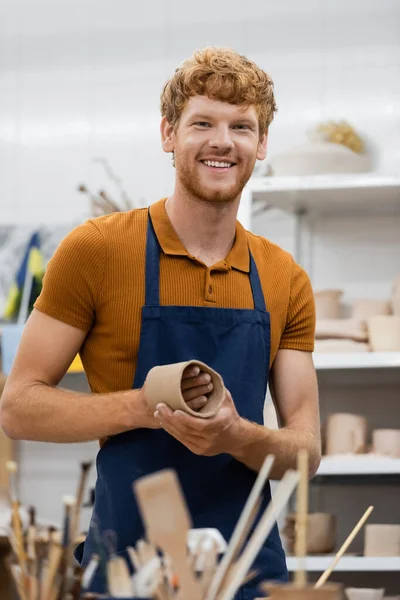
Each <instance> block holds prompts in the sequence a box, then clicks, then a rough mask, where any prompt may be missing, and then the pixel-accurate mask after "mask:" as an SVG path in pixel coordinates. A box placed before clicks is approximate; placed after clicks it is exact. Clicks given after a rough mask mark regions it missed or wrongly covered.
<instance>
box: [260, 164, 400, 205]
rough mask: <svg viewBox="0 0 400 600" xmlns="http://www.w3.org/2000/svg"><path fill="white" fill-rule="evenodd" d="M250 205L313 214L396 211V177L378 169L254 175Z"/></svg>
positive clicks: (399, 187)
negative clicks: (271, 175)
mask: <svg viewBox="0 0 400 600" xmlns="http://www.w3.org/2000/svg"><path fill="white" fill-rule="evenodd" d="M249 190H250V192H251V194H252V200H253V208H254V209H255V210H262V209H264V210H267V209H268V208H273V207H274V208H279V209H281V210H283V211H286V212H289V213H299V212H303V211H306V212H308V213H312V214H316V215H338V214H344V215H345V214H355V213H358V212H360V211H362V213H363V214H370V215H374V214H377V215H382V214H400V177H398V176H389V175H381V174H379V173H356V174H354V175H353V174H343V175H342V174H340V175H314V176H301V177H254V178H253V179H252V180H250V182H249Z"/></svg>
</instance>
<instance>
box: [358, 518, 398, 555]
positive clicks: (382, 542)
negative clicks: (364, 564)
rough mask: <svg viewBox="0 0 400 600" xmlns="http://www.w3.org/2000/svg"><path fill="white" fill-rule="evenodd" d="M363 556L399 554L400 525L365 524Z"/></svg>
mask: <svg viewBox="0 0 400 600" xmlns="http://www.w3.org/2000/svg"><path fill="white" fill-rule="evenodd" d="M364 556H400V525H375V524H372V525H366V527H365V533H364Z"/></svg>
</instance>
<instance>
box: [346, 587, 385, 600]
mask: <svg viewBox="0 0 400 600" xmlns="http://www.w3.org/2000/svg"><path fill="white" fill-rule="evenodd" d="M344 592H345V594H346V598H348V600H382V598H383V596H384V594H385V590H384V589H383V588H382V589H373V588H346V589H345V591H344Z"/></svg>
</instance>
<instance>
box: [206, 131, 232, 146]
mask: <svg viewBox="0 0 400 600" xmlns="http://www.w3.org/2000/svg"><path fill="white" fill-rule="evenodd" d="M211 131H212V134H211V136H210V141H209V144H210V146H211V148H218V149H219V150H225V151H226V150H230V149H231V148H233V140H232V137H231V130H230V129H229V127H227V126H225V125H221V126H219V127H214V128H213V129H212V130H211Z"/></svg>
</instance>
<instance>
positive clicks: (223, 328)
mask: <svg viewBox="0 0 400 600" xmlns="http://www.w3.org/2000/svg"><path fill="white" fill-rule="evenodd" d="M160 251H161V249H160V246H159V243H158V240H157V237H156V235H155V232H154V229H153V225H152V222H151V218H150V214H149V218H148V228H147V241H146V286H145V290H146V297H145V306H144V307H143V309H142V324H141V333H140V346H139V355H138V363H137V368H136V373H135V378H134V382H133V388H134V389H137V388H141V387H142V386H143V384H144V382H145V379H146V376H147V373H148V372H149V370H150V369H151V368H152V367H154V366H156V365H165V364H170V363H177V362H181V361H187V360H190V359H197V360H200V361H203V362H205V363H207V364H208V365H209V366H210V367H212V368H213V369H215V370H216V371H217V372H219V373H220V374H221V375H222V377H223V379H224V383H225V386H226V388H227V389H228V390H229V391H230V392H231V394H232V398H233V399H234V402H235V406H236V409H237V411H238V413H239V414H240V416H242V417H244V418H245V419H248V420H250V421H253V422H255V423H259V424H262V423H263V408H264V401H265V395H266V389H267V383H268V372H269V360H270V315H269V313H268V312H266V307H265V300H264V295H263V292H262V289H261V284H260V279H259V276H258V272H257V268H256V265H255V262H254V259H253V257H252V255H251V253H250V250H249V258H250V283H251V289H252V294H253V300H254V310H253V309H231V308H213V307H193V306H160V294H159V275H160V267H159V263H160V260H159V259H160ZM182 285H185V284H184V282H182ZM165 468H173V469H175V470H176V472H177V474H178V477H179V479H180V482H181V484H182V487H183V491H184V494H185V497H186V500H187V504H188V507H189V510H190V514H191V516H192V519H193V527H195V528H198V527H216V528H217V529H219V531H220V532H221V533H222V535H223V536H224V538H225V539H226V540H229V538H230V537H231V534H232V531H233V529H234V527H235V524H236V522H237V520H238V519H239V516H240V513H241V511H242V509H243V506H244V504H245V502H246V499H247V497H248V495H249V493H250V491H251V488H252V486H253V484H254V481H255V478H256V473H254V472H253V471H252V470H250V469H249V468H247V467H246V466H245V465H244V464H242V463H240V462H239V461H237V460H235V459H234V458H233V457H232V456H231V455H229V454H220V455H218V456H213V457H205V456H197V455H195V454H193V453H192V452H190V450H188V449H187V448H186V447H185V446H183V444H181V443H180V442H178V441H177V440H176V439H175V438H173V437H172V436H171V435H169V434H168V433H167V432H165V431H164V430H163V429H135V430H132V431H128V432H125V433H121V434H119V435H116V436H114V437H112V438H111V439H110V440H109V441H107V442H106V443H105V445H104V446H103V447H102V448H101V449H100V451H99V453H98V456H97V482H96V491H95V505H94V509H93V517H92V519H93V520H95V522H96V527H97V529H98V535H99V534H100V535H101V534H102V532H104V531H106V530H113V531H115V532H116V534H117V540H118V542H117V546H118V547H117V548H116V551H117V552H120V553H122V552H123V551H124V549H125V548H126V547H127V546H129V545H131V546H132V545H135V543H136V541H137V540H138V539H139V538H142V537H144V530H143V524H142V521H141V518H140V515H139V511H138V507H137V504H136V502H135V498H134V495H133V490H132V482H133V481H134V480H136V479H138V478H139V477H141V476H143V475H147V474H149V473H153V472H154V471H158V470H160V469H165ZM270 497H271V494H270V486H269V483H268V484H267V485H266V487H265V490H264V497H263V505H262V510H263V509H265V507H266V506H267V504H268V502H269V500H270ZM98 535H97V536H96V537H97V538H98ZM96 546H97V547H98V542H97V544H96V540H95V539H94V535H93V528H92V527H91V528H90V530H89V533H88V536H87V538H86V541H85V543H84V549H83V557H82V549H79V548H78V549H77V553H76V556H77V557H78V559H79V555H80V557H81V558H82V564H84V565H85V564H87V563H88V562H89V560H90V557H91V554H92V553H93V552H96ZM252 569H256V570H258V572H259V575H258V576H257V578H256V579H255V580H253V581H252V582H250V583H248V584H247V585H246V586H244V588H242V589H241V590H240V592H239V594H238V595H237V598H240V599H244V600H253V599H254V598H256V597H257V596H259V592H258V591H257V586H258V583H259V582H260V581H264V580H265V579H269V580H274V581H280V582H286V581H287V580H288V574H287V568H286V561H285V555H284V552H283V550H282V546H281V542H280V538H279V533H278V528H277V526H276V525H275V527H274V528H273V530H272V532H271V534H270V536H269V538H268V539H267V541H266V543H265V545H264V547H263V548H262V549H261V551H260V553H259V555H258V557H257V558H256V561H255V563H254V564H253V567H252ZM100 575H101V574H99V575H98V577H97V578H96V581H95V583H94V584H93V586H94V587H93V591H103V590H102V587H103V586H104V581H103V582H102V581H101V580H102V578H101V576H100Z"/></svg>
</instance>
